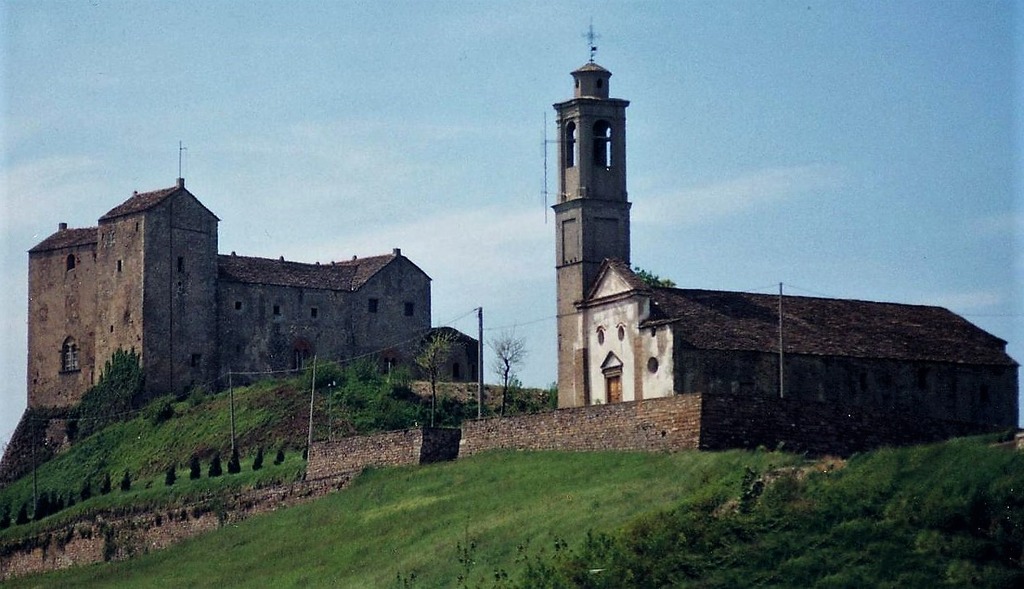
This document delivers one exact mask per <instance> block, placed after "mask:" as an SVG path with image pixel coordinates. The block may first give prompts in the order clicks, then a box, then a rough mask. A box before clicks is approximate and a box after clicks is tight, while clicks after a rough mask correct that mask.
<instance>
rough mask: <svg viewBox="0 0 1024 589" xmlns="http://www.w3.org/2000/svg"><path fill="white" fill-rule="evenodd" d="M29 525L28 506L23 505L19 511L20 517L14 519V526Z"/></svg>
mask: <svg viewBox="0 0 1024 589" xmlns="http://www.w3.org/2000/svg"><path fill="white" fill-rule="evenodd" d="M27 523H28V504H27V503H22V504H21V509H19V510H18V516H17V517H16V518H15V519H14V525H17V526H23V525H25V524H27Z"/></svg>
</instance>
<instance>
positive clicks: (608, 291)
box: [587, 258, 650, 301]
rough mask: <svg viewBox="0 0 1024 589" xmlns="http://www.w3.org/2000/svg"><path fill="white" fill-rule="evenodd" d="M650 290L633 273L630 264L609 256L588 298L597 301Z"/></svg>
mask: <svg viewBox="0 0 1024 589" xmlns="http://www.w3.org/2000/svg"><path fill="white" fill-rule="evenodd" d="M649 290H650V289H649V287H648V286H647V285H646V284H644V282H643V281H641V280H640V279H639V278H637V275H636V274H634V273H633V271H632V270H631V269H630V267H629V264H627V263H626V262H623V261H622V260H616V259H613V258H609V259H607V260H605V261H604V263H603V264H602V265H601V269H600V270H599V271H598V273H597V278H596V279H595V280H594V284H593V286H591V287H590V292H589V293H588V294H587V300H588V301H596V300H601V299H607V298H609V297H616V296H620V295H623V294H626V293H633V292H640V291H645V292H647V291H649Z"/></svg>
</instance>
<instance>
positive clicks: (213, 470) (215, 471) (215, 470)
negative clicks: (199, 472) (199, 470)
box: [207, 452, 224, 478]
mask: <svg viewBox="0 0 1024 589" xmlns="http://www.w3.org/2000/svg"><path fill="white" fill-rule="evenodd" d="M222 474H224V471H223V470H222V469H221V466H220V452H218V453H216V454H214V455H213V460H211V461H210V470H209V471H207V476H209V477H210V478H213V477H219V476H220V475H222Z"/></svg>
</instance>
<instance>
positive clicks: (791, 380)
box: [553, 61, 1018, 431]
mask: <svg viewBox="0 0 1024 589" xmlns="http://www.w3.org/2000/svg"><path fill="white" fill-rule="evenodd" d="M572 76H573V80H574V95H573V98H572V99H571V100H568V101H565V102H560V103H557V104H555V105H554V108H555V111H556V113H557V124H558V130H559V131H558V132H559V162H560V166H559V167H560V170H561V173H560V181H559V191H558V200H557V203H556V204H555V205H554V206H553V209H554V211H555V219H556V221H555V226H556V245H555V250H556V251H555V256H556V257H555V268H556V270H555V271H556V280H557V316H558V403H559V407H560V408H566V407H582V406H586V405H592V404H615V403H621V402H629V401H641V400H643V399H652V398H659V397H668V396H673V395H687V394H699V395H716V394H718V395H730V396H732V397H733V398H743V397H744V396H748V397H751V396H756V397H758V398H759V399H765V398H770V397H772V396H778V397H783V398H787V399H789V400H790V401H793V400H800V399H805V400H807V401H815V402H833V403H836V404H837V405H842V406H848V405H853V406H857V405H860V406H863V407H868V408H871V409H873V410H878V409H881V410H886V411H892V412H894V413H895V412H898V413H901V414H903V415H909V414H918V415H924V416H928V417H932V418H936V419H943V420H951V421H957V422H964V423H973V424H977V425H978V431H987V429H989V428H991V427H992V426H1006V427H1015V426H1016V422H1017V408H1018V375H1017V372H1018V370H1017V369H1018V365H1017V363H1016V362H1015V361H1014V360H1013V359H1012V358H1011V357H1010V356H1008V355H1007V353H1006V342H1005V341H1003V340H1001V339H999V338H997V337H995V336H993V335H991V334H989V333H987V332H985V331H984V330H982V329H980V328H978V327H977V326H975V325H973V324H971V323H970V322H968V321H967V320H965V319H963V318H962V317H960V316H958V315H956V314H955V313H952V312H951V311H948V310H946V309H942V308H938V307H930V306H921V305H902V304H895V303H880V302H868V301H853V300H842V299H825V298H813V297H794V296H783V295H782V294H781V292H780V294H779V295H778V296H773V295H764V294H753V293H741V292H728V291H709V290H695V289H678V288H666V287H660V286H656V285H650V284H647V283H646V282H644V281H643V280H641V279H640V278H639V277H638V276H637V275H636V274H635V273H634V272H633V270H632V269H631V267H630V244H629V242H630V225H629V210H630V202H629V200H628V196H627V191H626V140H625V130H626V126H625V110H626V107H628V106H629V102H628V101H626V100H621V99H615V98H610V94H609V81H610V78H611V73H610V72H609V71H608V70H606V69H604V68H603V67H601V66H599V65H597V64H595V63H593V62H592V61H591V62H590V63H587V64H586V65H584V66H583V67H581V68H579V69H577V70H576V71H574V72H572Z"/></svg>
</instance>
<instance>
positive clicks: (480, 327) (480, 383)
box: [476, 307, 484, 419]
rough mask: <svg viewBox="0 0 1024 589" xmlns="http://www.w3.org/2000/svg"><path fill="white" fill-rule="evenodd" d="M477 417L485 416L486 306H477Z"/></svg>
mask: <svg viewBox="0 0 1024 589" xmlns="http://www.w3.org/2000/svg"><path fill="white" fill-rule="evenodd" d="M476 323H477V340H476V418H477V419H480V418H481V417H483V410H484V409H483V407H484V308H483V307H477V308H476Z"/></svg>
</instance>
